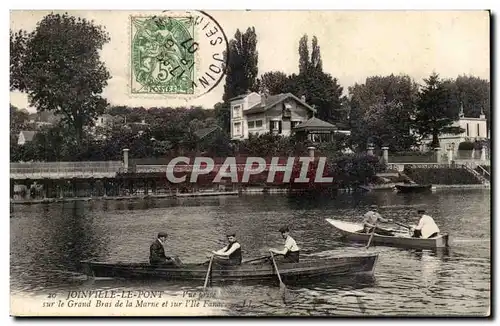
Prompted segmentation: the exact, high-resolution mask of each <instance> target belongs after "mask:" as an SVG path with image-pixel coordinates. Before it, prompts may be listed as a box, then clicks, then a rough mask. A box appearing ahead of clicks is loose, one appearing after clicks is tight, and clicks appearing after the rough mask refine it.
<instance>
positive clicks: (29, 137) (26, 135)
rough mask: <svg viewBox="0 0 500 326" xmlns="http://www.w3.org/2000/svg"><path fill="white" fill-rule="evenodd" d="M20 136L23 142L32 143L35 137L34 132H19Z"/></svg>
mask: <svg viewBox="0 0 500 326" xmlns="http://www.w3.org/2000/svg"><path fill="white" fill-rule="evenodd" d="M20 134H22V135H23V137H24V140H25V141H32V140H33V137H35V135H36V131H32V130H21V132H20ZM19 136H21V135H19Z"/></svg>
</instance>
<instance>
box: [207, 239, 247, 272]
mask: <svg viewBox="0 0 500 326" xmlns="http://www.w3.org/2000/svg"><path fill="white" fill-rule="evenodd" d="M226 236H227V241H228V245H227V246H225V247H224V248H222V249H220V250H217V251H212V254H213V255H214V260H213V262H214V263H215V264H217V265H223V266H224V265H241V260H242V255H241V245H240V244H239V243H238V241H237V240H236V232H233V231H230V232H228V233H227V234H226Z"/></svg>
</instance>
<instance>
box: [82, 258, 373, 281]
mask: <svg viewBox="0 0 500 326" xmlns="http://www.w3.org/2000/svg"><path fill="white" fill-rule="evenodd" d="M377 258H378V254H377V253H370V254H360V255H343V256H336V257H332V258H324V259H314V260H306V259H304V260H303V261H300V262H298V263H283V262H279V261H278V269H279V272H280V275H281V278H282V279H283V280H287V281H293V280H300V279H307V278H312V277H320V276H347V275H373V273H374V270H375V265H376V262H377ZM81 264H82V267H83V271H84V273H85V274H87V275H88V276H90V277H110V278H125V279H150V278H155V279H163V280H169V281H175V280H178V281H188V280H197V281H203V280H204V279H205V277H206V274H207V267H208V266H207V265H206V264H185V265H183V266H181V267H170V266H169V267H154V266H151V265H150V264H149V263H122V262H117V263H110V262H95V261H82V262H81ZM211 279H212V280H213V281H246V280H248V281H266V280H275V279H276V272H275V270H274V267H273V264H272V262H271V261H269V260H268V261H264V262H261V263H257V264H255V263H254V264H251V263H243V264H242V265H239V266H226V267H218V266H217V265H214V266H213V267H212V270H211Z"/></svg>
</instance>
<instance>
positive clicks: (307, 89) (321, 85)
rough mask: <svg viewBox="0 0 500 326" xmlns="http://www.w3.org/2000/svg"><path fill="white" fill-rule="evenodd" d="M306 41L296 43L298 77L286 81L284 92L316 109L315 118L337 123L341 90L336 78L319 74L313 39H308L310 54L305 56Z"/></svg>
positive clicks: (306, 49)
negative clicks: (303, 99) (297, 44)
mask: <svg viewBox="0 0 500 326" xmlns="http://www.w3.org/2000/svg"><path fill="white" fill-rule="evenodd" d="M307 42H308V37H307V35H304V36H302V38H301V39H300V41H299V74H298V75H296V74H293V75H291V76H290V77H289V78H288V83H287V86H286V87H285V89H286V91H287V92H291V93H293V94H295V95H297V96H302V95H304V96H305V97H306V101H307V103H308V104H310V105H314V106H315V107H316V109H317V115H316V116H317V117H318V118H320V119H322V120H325V121H328V122H333V123H334V122H338V121H339V120H340V119H339V115H340V114H339V111H341V109H342V105H341V96H342V91H343V89H342V87H341V86H340V85H339V84H338V81H337V79H336V78H333V77H332V76H331V75H330V74H327V73H324V72H323V67H322V61H321V53H320V47H319V45H318V39H317V38H316V36H313V38H312V52H311V56H309V49H308V44H307Z"/></svg>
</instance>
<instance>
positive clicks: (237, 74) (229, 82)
mask: <svg viewBox="0 0 500 326" xmlns="http://www.w3.org/2000/svg"><path fill="white" fill-rule="evenodd" d="M225 57H226V59H227V60H226V62H227V73H226V84H225V86H224V95H223V100H224V102H227V101H228V100H229V99H231V98H233V97H235V96H238V95H241V94H244V93H246V92H247V91H255V90H256V85H257V74H258V68H257V63H258V59H259V57H258V52H257V34H256V33H255V27H249V28H248V29H247V31H246V32H245V33H241V32H240V30H239V29H238V30H236V33H235V35H234V39H232V40H230V41H229V56H228V55H227V53H225Z"/></svg>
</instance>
